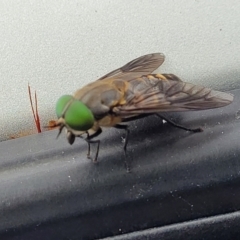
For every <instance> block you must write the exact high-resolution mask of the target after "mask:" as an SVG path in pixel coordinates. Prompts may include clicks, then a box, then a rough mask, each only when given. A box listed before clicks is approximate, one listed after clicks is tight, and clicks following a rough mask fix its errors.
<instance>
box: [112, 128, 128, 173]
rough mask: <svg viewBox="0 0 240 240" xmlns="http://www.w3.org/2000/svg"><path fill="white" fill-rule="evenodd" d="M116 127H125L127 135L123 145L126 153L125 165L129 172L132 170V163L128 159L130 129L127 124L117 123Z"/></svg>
mask: <svg viewBox="0 0 240 240" xmlns="http://www.w3.org/2000/svg"><path fill="white" fill-rule="evenodd" d="M114 127H115V128H117V129H123V130H125V132H126V137H125V142H124V145H123V150H124V155H125V166H126V169H127V172H130V171H131V169H130V165H129V162H128V161H127V144H128V140H129V134H130V130H129V129H128V126H127V125H120V124H117V125H115V126H114Z"/></svg>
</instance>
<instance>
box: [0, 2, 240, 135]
mask: <svg viewBox="0 0 240 240" xmlns="http://www.w3.org/2000/svg"><path fill="white" fill-rule="evenodd" d="M0 43H1V45H0V89H1V94H0V104H1V114H0V139H5V138H6V136H7V135H8V136H9V134H13V133H17V132H19V131H21V130H24V129H29V128H34V124H33V118H32V114H31V109H30V104H29V99H28V93H27V85H28V83H30V85H31V87H32V89H33V90H34V89H36V90H37V94H38V101H39V114H40V117H41V120H42V123H43V124H46V123H47V122H48V120H50V119H52V118H55V112H54V108H55V102H56V100H57V99H58V97H59V96H61V95H62V94H71V93H73V92H74V91H75V90H76V89H77V88H80V87H82V86H83V85H84V84H86V83H88V82H90V81H93V80H95V79H96V78H98V77H100V76H101V75H104V74H105V73H107V72H108V71H111V70H113V69H115V68H117V67H120V66H121V65H123V64H125V63H127V62H128V61H130V60H132V59H134V58H135V57H138V56H141V55H144V54H147V53H151V52H163V53H164V54H165V55H166V61H165V63H164V65H163V67H162V68H161V69H162V71H164V72H172V73H175V74H176V75H178V76H179V77H181V78H182V79H183V80H185V81H188V82H195V83H199V84H204V85H206V86H211V87H215V88H217V89H221V88H222V89H231V88H236V87H238V86H239V85H237V83H239V82H240V70H239V66H240V54H239V52H240V1H237V0H228V1H227V0H211V1H210V0H205V1H203V0H202V1H200V0H195V1H193V0H155V1H154V0H152V1H150V0H145V1H144V0H142V1H141V0H135V1H129V0H122V1H116V0H109V1H107V0H102V1H100V0H90V1H89V0H88V1H84V0H78V1H77V0H71V1H68V0H62V1H58V0H49V1H43V0H41V1H40V0H35V1H34V0H33V1H30V0H29V1H27V0H2V1H0Z"/></svg>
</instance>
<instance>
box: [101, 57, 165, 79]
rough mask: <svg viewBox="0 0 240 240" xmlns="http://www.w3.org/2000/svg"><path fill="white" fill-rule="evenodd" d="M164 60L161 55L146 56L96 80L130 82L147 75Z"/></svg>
mask: <svg viewBox="0 0 240 240" xmlns="http://www.w3.org/2000/svg"><path fill="white" fill-rule="evenodd" d="M164 60H165V56H164V54H162V53H152V54H147V55H144V56H142V57H139V58H136V59H134V60H132V61H131V62H129V63H127V64H126V65H124V66H122V67H121V68H118V69H116V70H114V71H112V72H110V73H108V74H106V75H104V76H103V77H101V78H99V79H98V80H103V79H107V78H114V79H121V80H125V81H127V80H130V79H133V78H138V77H141V76H142V75H147V74H150V73H152V72H153V71H154V70H156V69H157V68H158V67H159V66H161V65H162V63H163V62H164Z"/></svg>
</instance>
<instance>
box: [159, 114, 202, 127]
mask: <svg viewBox="0 0 240 240" xmlns="http://www.w3.org/2000/svg"><path fill="white" fill-rule="evenodd" d="M155 115H156V116H158V117H160V118H162V119H163V120H165V121H166V122H168V123H169V124H170V125H172V126H173V127H176V128H180V129H183V130H186V131H190V132H203V129H202V128H200V127H199V128H187V127H184V126H181V125H179V124H177V123H175V122H173V121H172V120H170V119H168V118H166V117H165V116H162V115H160V114H158V113H156V114H155Z"/></svg>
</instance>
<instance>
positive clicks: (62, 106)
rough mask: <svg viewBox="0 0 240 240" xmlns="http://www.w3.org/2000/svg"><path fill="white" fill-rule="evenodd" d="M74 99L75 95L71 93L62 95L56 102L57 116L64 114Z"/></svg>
mask: <svg viewBox="0 0 240 240" xmlns="http://www.w3.org/2000/svg"><path fill="white" fill-rule="evenodd" d="M72 100H73V96H71V95H64V96H62V97H60V98H59V99H58V101H57V104H56V114H57V117H58V118H60V117H62V115H63V114H64V112H65V111H66V109H67V105H68V104H70V102H71V101H72Z"/></svg>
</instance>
